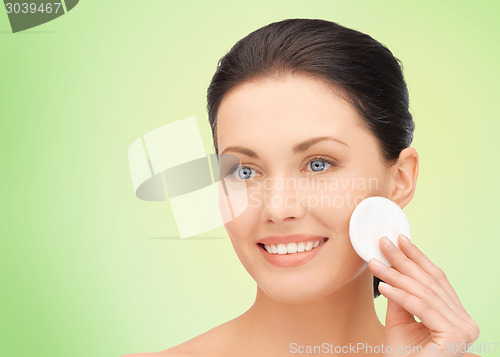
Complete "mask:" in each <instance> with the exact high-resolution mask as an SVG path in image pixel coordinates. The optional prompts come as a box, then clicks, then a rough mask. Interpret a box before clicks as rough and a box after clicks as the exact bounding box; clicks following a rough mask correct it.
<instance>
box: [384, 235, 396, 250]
mask: <svg viewBox="0 0 500 357" xmlns="http://www.w3.org/2000/svg"><path fill="white" fill-rule="evenodd" d="M383 239H384V244H385V245H386V246H387V247H388V248H390V249H393V250H394V249H397V247H396V246H395V245H394V243H392V240H390V239H389V238H387V237H386V236H384V237H383Z"/></svg>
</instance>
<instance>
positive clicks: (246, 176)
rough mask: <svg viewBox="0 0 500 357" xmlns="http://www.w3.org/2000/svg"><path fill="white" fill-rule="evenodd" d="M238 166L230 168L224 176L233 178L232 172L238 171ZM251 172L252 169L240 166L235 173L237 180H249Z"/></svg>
mask: <svg viewBox="0 0 500 357" xmlns="http://www.w3.org/2000/svg"><path fill="white" fill-rule="evenodd" d="M238 167H239V165H237V166H235V167H233V168H231V169H230V170H229V172H228V173H227V174H226V176H233V174H234V172H235V171H236V169H238ZM252 171H255V170H253V169H251V168H250V167H248V166H241V168H240V169H239V170H238V172H237V174H238V175H237V176H238V179H240V180H246V179H249V178H250V175H251V174H252ZM240 173H242V174H243V175H240ZM242 176H243V177H242Z"/></svg>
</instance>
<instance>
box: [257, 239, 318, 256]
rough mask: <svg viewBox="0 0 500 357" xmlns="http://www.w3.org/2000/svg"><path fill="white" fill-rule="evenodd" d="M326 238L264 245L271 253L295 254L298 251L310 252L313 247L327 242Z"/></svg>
mask: <svg viewBox="0 0 500 357" xmlns="http://www.w3.org/2000/svg"><path fill="white" fill-rule="evenodd" d="M325 240H326V239H325V238H323V239H321V240H317V241H308V242H300V243H295V242H292V243H288V244H278V245H275V244H265V245H264V247H265V249H266V251H267V252H268V253H269V254H294V253H297V252H299V253H300V252H304V251H306V252H308V251H310V250H311V249H313V248H316V247H318V246H320V245H321V244H323V243H324V242H325Z"/></svg>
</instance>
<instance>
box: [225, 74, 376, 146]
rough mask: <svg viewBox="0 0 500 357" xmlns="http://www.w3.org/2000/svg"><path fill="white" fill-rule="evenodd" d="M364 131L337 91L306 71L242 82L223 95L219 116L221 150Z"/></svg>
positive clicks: (348, 135)
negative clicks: (304, 72) (234, 146)
mask: <svg viewBox="0 0 500 357" xmlns="http://www.w3.org/2000/svg"><path fill="white" fill-rule="evenodd" d="M328 134H331V135H336V136H342V137H343V138H344V139H343V140H345V141H348V140H351V141H353V140H354V141H356V140H357V139H361V138H360V137H359V136H363V135H365V136H366V134H367V133H366V132H364V129H363V128H362V121H361V118H360V117H359V115H358V114H357V112H356V111H355V110H354V108H353V107H352V106H351V105H350V104H349V103H348V102H347V101H346V100H345V99H344V98H343V97H342V96H341V94H340V91H335V90H334V88H333V87H332V86H330V85H328V84H326V83H325V82H324V81H321V80H319V79H316V78H312V77H309V76H304V75H289V76H286V77H281V78H274V77H273V78H271V77H263V78H259V79H256V80H252V81H248V82H244V83H242V84H240V85H238V86H236V87H235V88H233V89H232V90H231V91H230V92H229V93H228V94H226V96H225V97H224V98H223V100H222V102H221V104H220V106H219V111H218V115H217V140H218V147H219V151H222V150H224V147H227V146H230V145H236V144H241V143H248V144H251V143H252V142H253V143H254V146H255V145H256V144H255V143H259V142H267V143H274V144H275V145H277V144H278V142H284V143H285V142H287V141H289V142H290V143H295V142H298V141H301V140H303V139H304V138H305V139H307V138H308V137H311V136H321V135H328Z"/></svg>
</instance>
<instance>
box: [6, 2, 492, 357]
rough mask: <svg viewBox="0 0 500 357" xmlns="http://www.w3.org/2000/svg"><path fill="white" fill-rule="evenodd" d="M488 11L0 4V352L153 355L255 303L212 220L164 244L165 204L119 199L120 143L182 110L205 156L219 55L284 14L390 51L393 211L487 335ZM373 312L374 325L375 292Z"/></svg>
mask: <svg viewBox="0 0 500 357" xmlns="http://www.w3.org/2000/svg"><path fill="white" fill-rule="evenodd" d="M499 10H500V5H499V3H498V2H497V1H484V0H483V1H469V2H467V1H462V2H460V1H439V2H437V1H418V2H412V3H410V2H406V1H350V2H347V1H291V0H286V1H251V2H250V1H246V2H237V1H206V2H201V1H182V2H181V1H178V2H176V3H174V2H173V1H162V0H153V1H147V2H132V1H130V2H118V1H112V2H109V1H97V0H87V1H81V2H80V3H79V4H78V6H76V7H75V8H74V9H73V10H72V11H71V12H69V13H68V14H66V15H64V16H61V17H59V18H57V19H56V20H54V21H51V22H49V23H46V24H44V25H41V26H39V27H36V28H33V29H29V30H26V31H22V32H19V33H16V34H13V33H12V32H11V29H10V25H9V23H8V18H7V15H6V14H5V13H0V75H1V77H0V133H1V140H0V160H1V161H0V162H1V173H2V178H1V186H0V187H1V199H2V205H1V210H2V212H1V217H2V223H1V224H0V229H1V230H0V234H1V248H0V254H1V256H0V258H1V259H0V272H1V273H0V284H1V294H0V316H1V318H0V355H2V356H31V355H36V356H51V357H53V356H73V357H78V356H95V357H98V356H120V355H122V354H125V353H132V352H153V351H159V350H163V349H166V348H168V347H171V346H173V345H176V344H179V343H181V342H184V341H186V340H188V339H190V338H192V337H194V336H196V335H199V334H201V333H202V332H205V331H207V330H208V329H210V328H212V327H214V326H216V325H219V324H221V323H223V322H225V321H228V320H230V319H232V318H234V317H236V316H238V315H239V314H241V313H243V312H244V311H245V310H246V309H247V308H248V307H249V306H250V305H251V304H252V303H253V300H254V295H255V291H256V289H255V282H254V281H253V280H252V278H251V277H250V276H249V275H248V273H247V272H246V271H245V270H244V268H243V267H242V265H241V263H240V262H239V260H238V258H237V257H236V254H235V253H234V251H233V249H232V247H231V244H230V241H229V239H228V238H227V233H226V232H225V230H224V229H223V227H220V228H218V229H215V230H212V231H210V232H206V233H204V234H202V235H200V236H198V237H195V238H194V239H187V240H183V241H181V240H180V239H179V240H175V239H166V238H165V237H168V236H175V235H176V234H177V228H176V226H175V222H174V220H173V217H172V211H171V208H170V206H169V204H168V202H146V201H141V200H139V199H138V198H136V197H135V194H134V192H133V188H132V183H131V179H130V172H129V167H128V157H127V150H128V147H129V145H130V144H131V143H132V142H133V141H134V140H135V139H136V138H138V137H140V136H142V135H144V134H145V133H147V132H149V131H151V130H154V129H155V128H158V127H160V126H162V125H164V124H166V123H168V122H171V121H175V120H179V119H182V118H186V117H188V116H191V115H195V116H196V119H197V121H198V123H199V126H200V130H201V131H202V136H203V140H204V144H205V148H206V150H207V152H213V147H212V139H211V135H210V128H209V124H208V120H207V114H206V110H205V106H206V89H207V86H208V84H209V81H210V79H211V77H212V75H213V73H214V71H215V68H216V64H217V61H218V59H219V58H220V57H221V56H223V55H224V54H225V53H226V52H227V51H228V50H229V49H230V47H231V46H232V45H233V44H234V43H235V42H236V41H237V40H239V39H240V38H242V37H243V36H245V35H246V34H248V33H249V32H251V31H253V30H255V29H257V28H259V27H261V26H264V25H266V24H268V23H270V22H273V21H278V20H282V19H285V18H292V17H302V18H322V19H327V20H331V21H336V22H339V23H340V24H342V25H345V26H347V27H351V28H354V29H357V30H360V31H362V32H366V33H368V34H370V35H371V36H372V37H374V38H375V39H377V40H379V41H380V42H382V43H384V44H386V45H387V46H388V47H389V48H390V49H391V50H392V52H393V53H394V54H395V56H396V57H398V58H399V59H401V60H402V62H403V64H404V68H405V76H406V79H407V82H408V86H409V90H410V100H411V111H412V113H413V115H414V119H415V122H416V129H415V139H414V142H413V145H412V146H414V147H415V148H416V149H417V151H418V153H419V156H420V161H421V162H420V174H419V178H418V184H417V189H416V192H415V196H414V198H413V200H412V202H411V203H410V205H409V206H407V207H406V208H405V212H406V214H407V216H408V217H409V219H410V222H411V226H412V237H413V240H414V242H415V243H416V244H417V245H418V246H419V247H420V248H421V249H422V250H423V251H424V252H425V253H426V254H427V255H428V256H429V257H430V258H431V259H432V260H433V261H434V262H435V263H436V264H437V265H438V266H439V267H441V268H442V269H443V270H444V271H445V272H446V273H447V276H448V278H449V280H450V281H451V283H452V285H453V287H454V288H455V290H456V291H457V293H458V295H459V297H460V298H461V301H462V303H463V304H464V306H465V307H466V309H467V310H468V312H469V313H470V314H471V316H472V317H473V318H474V319H475V321H476V322H477V323H478V324H479V326H480V328H481V336H480V338H479V340H478V342H482V343H494V342H496V343H499V342H500V336H499V335H498V323H499V317H500V314H499V312H498V310H497V303H498V301H499V295H500V288H499V285H500V284H499V280H500V279H499V277H498V272H499V266H498V254H499V252H500V236H499V233H498V229H497V227H498V221H497V219H498V218H496V214H497V213H498V205H497V204H496V202H497V201H498V200H499V199H500V195H499V190H498V182H497V180H498V176H497V175H498V174H499V173H500V170H499V168H498V165H499V159H498V154H499V153H500V152H499V151H500V150H499V149H498V132H499V129H500V123H499V115H498V111H497V105H498V100H499V94H500V91H499V89H498V83H499V82H500V71H499V70H498V64H499V62H500V61H499V54H500V46H499V43H500V29H499V26H498V24H497V20H498V17H499V13H500V11H499ZM2 12H3V9H2ZM203 237H205V238H203ZM210 237H220V238H219V239H214V238H210ZM196 238H197V239H196ZM376 305H377V309H378V310H377V311H378V312H379V313H380V316H381V319H382V321H383V320H384V316H383V314H384V312H385V305H386V300H385V298H384V297H381V298H378V299H377V300H376ZM499 350H500V348H499ZM484 355H485V356H487V355H488V354H484ZM490 355H492V354H490Z"/></svg>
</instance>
